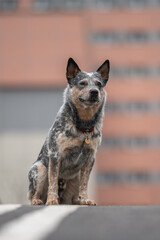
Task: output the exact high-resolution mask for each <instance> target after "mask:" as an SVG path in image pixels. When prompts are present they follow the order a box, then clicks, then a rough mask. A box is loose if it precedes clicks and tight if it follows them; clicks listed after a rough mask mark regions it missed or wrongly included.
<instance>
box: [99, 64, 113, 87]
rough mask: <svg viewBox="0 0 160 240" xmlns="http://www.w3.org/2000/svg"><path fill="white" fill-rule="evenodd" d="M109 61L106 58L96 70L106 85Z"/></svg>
mask: <svg viewBox="0 0 160 240" xmlns="http://www.w3.org/2000/svg"><path fill="white" fill-rule="evenodd" d="M109 70H110V62H109V60H106V61H105V62H104V63H103V64H102V65H101V66H100V67H99V68H98V69H97V72H98V73H99V74H100V75H101V77H102V79H103V80H104V85H106V83H107V81H108V78H109Z"/></svg>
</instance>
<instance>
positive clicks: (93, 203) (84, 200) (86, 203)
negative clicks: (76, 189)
mask: <svg viewBox="0 0 160 240" xmlns="http://www.w3.org/2000/svg"><path fill="white" fill-rule="evenodd" d="M80 205H89V206H96V203H95V202H94V201H93V200H90V199H81V200H80Z"/></svg>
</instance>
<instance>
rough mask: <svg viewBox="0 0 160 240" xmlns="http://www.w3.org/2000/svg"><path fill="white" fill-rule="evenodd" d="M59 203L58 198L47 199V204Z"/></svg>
mask: <svg viewBox="0 0 160 240" xmlns="http://www.w3.org/2000/svg"><path fill="white" fill-rule="evenodd" d="M57 204H59V202H58V200H57V199H52V200H51V199H49V200H47V202H46V205H47V206H48V205H57Z"/></svg>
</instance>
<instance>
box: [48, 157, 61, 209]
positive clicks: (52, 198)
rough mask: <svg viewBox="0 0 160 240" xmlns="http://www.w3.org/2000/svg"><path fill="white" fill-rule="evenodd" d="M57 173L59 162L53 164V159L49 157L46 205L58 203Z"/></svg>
mask: <svg viewBox="0 0 160 240" xmlns="http://www.w3.org/2000/svg"><path fill="white" fill-rule="evenodd" d="M58 173H59V164H58V163H56V164H55V166H53V160H52V159H51V156H50V157H49V168H48V182H49V186H48V196H47V202H46V205H55V204H58Z"/></svg>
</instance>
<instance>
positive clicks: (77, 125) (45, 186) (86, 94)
mask: <svg viewBox="0 0 160 240" xmlns="http://www.w3.org/2000/svg"><path fill="white" fill-rule="evenodd" d="M109 70H110V63H109V60H106V61H105V62H104V63H103V64H102V65H101V66H100V67H99V68H98V70H97V71H96V72H92V73H87V72H82V71H81V70H80V68H79V67H78V65H77V63H76V62H75V61H74V60H73V59H72V58H69V60H68V64H67V71H66V77H67V81H68V86H67V88H66V89H65V91H64V101H63V105H62V107H61V108H60V110H59V112H58V114H57V116H56V118H55V121H54V123H53V125H52V127H51V128H50V130H49V132H48V136H47V138H46V140H45V143H44V145H43V147H42V149H41V152H40V154H39V156H38V159H37V161H36V162H34V164H33V166H32V167H31V169H30V171H29V174H28V177H29V199H30V201H31V204H32V205H40V204H46V205H52V204H80V205H95V202H94V201H93V200H90V199H89V198H88V195H87V185H88V180H89V175H90V172H91V170H92V167H93V164H94V161H95V156H96V151H97V148H98V146H99V145H100V143H101V129H102V118H103V115H104V106H105V101H106V92H105V90H104V87H105V85H106V83H107V81H108V77H109Z"/></svg>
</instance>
